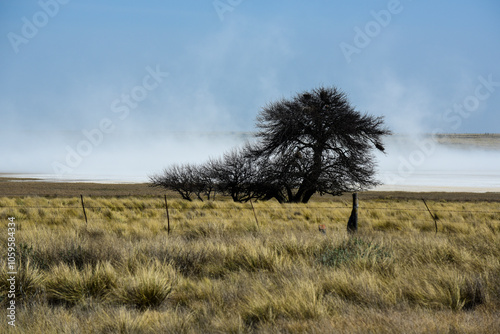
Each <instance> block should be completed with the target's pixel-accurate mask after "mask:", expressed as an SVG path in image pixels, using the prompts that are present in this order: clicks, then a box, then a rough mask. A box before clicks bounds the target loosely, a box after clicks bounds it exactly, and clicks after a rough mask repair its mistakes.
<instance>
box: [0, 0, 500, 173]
mask: <svg viewBox="0 0 500 334" xmlns="http://www.w3.org/2000/svg"><path fill="white" fill-rule="evenodd" d="M499 32H500V2H498V1H495V0H478V1H464V0H458V1H439V2H436V1H430V0H428V1H427V0H420V1H416V0H413V1H412V0H400V1H398V0H385V1H379V0H360V1H350V2H347V1H325V0H316V1H307V2H306V1H298V0H287V1H273V2H270V1H260V0H253V1H250V0H216V1H213V0H203V1H200V0H197V1H194V0H183V1H165V0H161V1H160V0H158V1H153V0H152V1H140V2H139V1H129V0H120V1H118V0H115V1H105V2H104V1H95V0H86V1H77V0H40V1H31V0H23V1H7V0H0V124H1V125H2V127H1V131H0V153H1V156H2V159H1V160H2V161H1V162H0V172H28V171H32V172H39V173H55V174H58V175H63V174H71V173H76V174H78V173H86V172H88V171H94V172H98V173H112V172H113V173H116V172H119V171H124V170H125V171H127V172H131V173H132V172H133V171H136V172H138V173H139V172H140V173H143V172H144V173H149V172H153V171H155V170H157V169H158V168H160V167H161V166H165V165H166V164H167V163H172V162H184V161H198V160H202V159H205V158H206V157H207V156H209V155H217V154H220V153H222V151H223V150H225V149H226V148H228V147H231V146H232V145H234V143H235V142H237V140H235V139H228V138H227V137H223V136H213V135H210V133H213V132H218V133H220V132H225V133H226V132H241V131H254V130H255V118H256V116H257V114H258V112H259V111H260V110H261V108H263V107H265V105H266V104H267V103H269V102H272V101H275V100H278V99H281V98H287V97H292V96H293V95H294V94H296V93H297V92H302V91H306V90H310V89H313V88H316V87H318V86H336V87H338V88H340V89H341V90H343V91H344V92H345V93H347V95H348V96H349V99H350V102H351V103H352V104H353V105H354V106H356V108H357V109H358V110H359V111H361V112H366V113H370V114H373V115H376V116H384V117H385V121H386V124H387V126H388V127H389V128H390V129H391V130H392V131H393V132H396V133H412V134H414V133H432V132H444V133H498V132H500V61H498V60H499V59H500V38H499ZM145 166H148V167H147V168H146V167H145Z"/></svg>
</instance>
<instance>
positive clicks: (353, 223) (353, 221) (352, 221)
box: [347, 193, 358, 233]
mask: <svg viewBox="0 0 500 334" xmlns="http://www.w3.org/2000/svg"><path fill="white" fill-rule="evenodd" d="M357 230H358V193H353V194H352V211H351V216H350V217H349V221H348V222H347V232H349V233H354V232H356V231H357Z"/></svg>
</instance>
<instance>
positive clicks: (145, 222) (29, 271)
mask: <svg viewBox="0 0 500 334" xmlns="http://www.w3.org/2000/svg"><path fill="white" fill-rule="evenodd" d="M407 195H408V196H406V198H404V196H403V195H402V194H386V196H382V195H381V194H379V195H377V196H374V195H369V194H361V196H360V198H361V203H360V212H359V214H360V231H359V233H358V234H357V235H356V236H353V237H349V236H348V235H347V234H346V232H345V227H346V221H347V218H348V217H349V213H350V202H349V198H348V197H340V198H331V197H330V198H324V199H323V200H322V201H314V202H312V203H310V204H307V205H297V204H294V205H279V204H277V203H275V202H266V203H255V204H254V205H255V209H256V215H257V219H258V222H257V221H256V219H255V216H254V214H253V211H252V210H251V207H250V206H249V204H235V203H232V202H228V201H225V200H218V201H214V202H192V203H190V202H186V201H182V200H180V199H175V198H171V199H170V200H169V207H170V218H171V225H172V231H171V234H170V235H168V234H167V222H166V213H165V207H164V202H163V201H162V198H161V197H139V196H126V197H119V198H116V197H102V196H96V197H87V198H86V202H85V205H86V207H87V215H88V223H87V224H86V223H85V220H84V219H83V214H82V210H81V208H80V199H79V198H78V197H33V196H24V197H12V196H11V197H0V221H1V222H2V226H3V228H4V232H2V233H0V244H1V245H6V244H7V229H6V225H7V218H8V217H11V216H12V217H16V222H17V228H18V231H17V232H16V244H17V259H18V260H19V266H20V269H19V274H18V277H17V284H18V291H17V305H18V309H17V314H16V316H17V321H16V328H15V329H10V330H9V331H7V330H6V327H7V320H6V316H5V314H6V310H5V307H4V306H5V302H6V301H7V299H6V291H7V286H6V285H7V283H6V279H7V277H6V275H7V274H6V267H5V265H6V258H5V256H3V257H1V258H0V266H1V267H2V271H1V274H0V300H1V303H3V304H2V308H1V313H0V315H1V319H2V320H1V321H2V323H1V324H0V329H1V331H2V332H9V333H277V332H282V333H498V328H500V318H499V314H500V208H499V197H498V194H497V195H496V197H494V194H490V197H488V201H485V200H482V199H477V198H476V199H473V200H472V201H467V202H466V201H464V200H463V199H462V198H461V197H460V198H455V200H453V201H452V200H450V199H448V200H442V199H441V200H438V199H437V198H436V199H435V200H432V199H429V201H428V204H429V206H430V207H431V209H432V210H433V212H434V213H435V214H436V215H437V216H438V218H439V220H438V228H439V232H438V233H437V234H436V233H435V232H434V222H433V220H432V219H431V217H430V215H429V213H428V212H426V211H425V207H424V206H423V204H422V202H421V201H419V200H418V199H417V198H418V196H421V194H417V195H411V194H407ZM470 195H471V197H473V196H479V195H478V194H470ZM412 196H415V198H412ZM462 196H465V195H463V194H462ZM436 197H437V196H436ZM495 198H496V199H495ZM469 199H470V198H469ZM318 224H325V225H326V226H327V234H326V235H324V234H321V233H319V232H318V230H317V226H318ZM2 247H4V246H2ZM2 249H3V248H2Z"/></svg>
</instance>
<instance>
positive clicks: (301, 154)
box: [252, 87, 391, 203]
mask: <svg viewBox="0 0 500 334" xmlns="http://www.w3.org/2000/svg"><path fill="white" fill-rule="evenodd" d="M257 127H258V128H259V129H260V131H259V132H258V134H257V137H258V138H259V139H260V141H259V142H258V143H257V144H256V145H255V147H253V149H252V155H253V156H254V157H256V158H258V159H263V160H267V161H271V162H272V163H271V164H270V165H271V166H272V170H270V171H267V172H266V173H269V174H271V175H274V177H273V179H275V180H278V188H280V190H279V193H278V194H273V193H269V194H268V197H269V196H272V197H275V198H277V199H278V200H280V201H287V202H303V203H307V202H308V201H309V199H310V198H311V196H312V195H313V194H314V193H316V192H319V193H320V194H333V195H338V194H341V193H342V192H345V191H354V190H360V189H364V188H367V187H370V186H374V185H377V184H378V182H377V181H376V180H375V179H374V173H375V170H374V168H375V164H374V161H373V160H374V157H373V154H372V153H371V150H372V149H373V148H376V149H378V150H380V151H382V152H383V151H384V147H383V144H382V137H383V136H385V135H389V134H390V133H391V132H390V131H389V130H388V129H387V128H385V127H384V126H383V118H382V117H374V116H371V115H368V114H361V113H360V112H359V111H356V110H355V109H354V107H353V106H351V104H350V103H349V101H348V99H347V97H346V95H345V93H343V92H341V91H340V90H338V89H337V88H335V87H334V88H324V87H320V88H317V89H314V90H312V91H311V92H305V93H300V94H297V95H296V96H295V97H294V98H292V99H290V100H285V99H283V100H281V101H278V102H274V103H271V104H269V105H268V106H266V107H265V108H264V109H263V110H262V111H261V113H260V115H259V116H258V118H257ZM280 182H281V183H280ZM271 191H272V192H276V189H271Z"/></svg>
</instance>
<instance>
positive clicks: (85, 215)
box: [80, 195, 88, 224]
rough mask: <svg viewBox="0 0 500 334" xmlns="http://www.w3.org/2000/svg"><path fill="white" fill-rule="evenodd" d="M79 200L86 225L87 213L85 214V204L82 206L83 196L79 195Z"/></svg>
mask: <svg viewBox="0 0 500 334" xmlns="http://www.w3.org/2000/svg"><path fill="white" fill-rule="evenodd" d="M80 199H81V200H82V208H83V216H84V217H85V224H88V222H87V213H86V212H85V204H83V195H80Z"/></svg>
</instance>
